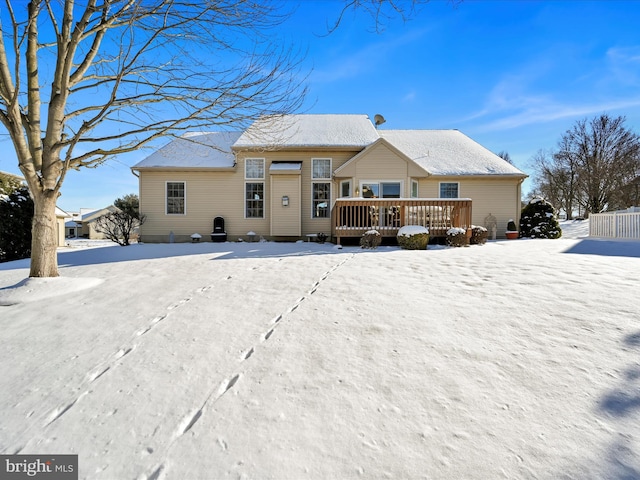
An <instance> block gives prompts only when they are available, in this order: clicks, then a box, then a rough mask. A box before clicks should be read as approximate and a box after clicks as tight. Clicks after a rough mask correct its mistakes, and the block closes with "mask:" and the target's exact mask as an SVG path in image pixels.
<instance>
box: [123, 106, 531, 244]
mask: <svg viewBox="0 0 640 480" xmlns="http://www.w3.org/2000/svg"><path fill="white" fill-rule="evenodd" d="M132 170H133V172H134V174H137V176H138V177H139V185H140V211H141V213H143V214H145V215H146V222H145V223H144V225H143V226H142V227H141V236H142V239H143V240H144V241H145V242H167V241H169V240H170V238H171V239H173V240H174V241H190V236H191V234H193V233H200V234H201V235H203V237H205V238H206V237H207V236H208V234H209V233H210V232H211V230H212V225H213V219H214V218H215V217H218V216H220V217H223V218H224V219H225V229H226V232H227V234H228V238H229V239H231V240H233V239H237V238H245V239H246V238H248V236H249V235H248V234H249V233H255V235H256V237H259V236H262V237H264V238H268V239H290V240H291V239H299V238H305V236H307V235H314V234H317V233H320V232H322V233H325V234H327V235H329V236H331V237H333V238H334V239H337V240H338V241H339V240H340V238H341V237H345V236H354V237H357V236H361V235H362V233H364V231H366V230H368V229H370V228H376V229H378V230H379V231H381V233H382V234H383V235H387V236H392V235H393V236H395V234H396V233H397V230H398V228H399V227H400V226H402V225H405V224H424V225H427V226H429V227H430V228H431V232H432V235H444V233H445V232H446V229H447V228H448V227H450V226H451V225H456V226H462V227H468V226H470V225H471V224H474V225H484V222H485V219H486V218H487V217H489V216H490V215H491V216H492V217H493V218H495V219H496V220H497V225H498V236H502V237H503V236H504V231H505V230H506V224H507V222H508V220H509V219H511V218H513V219H515V220H516V221H517V220H518V218H519V215H520V197H521V184H522V182H523V180H524V179H525V178H526V177H527V175H526V174H525V173H523V172H522V171H520V170H518V169H517V168H516V167H514V166H513V165H511V164H509V163H508V162H506V161H505V160H503V159H501V158H500V157H498V156H497V155H495V154H493V153H491V152H490V151H489V150H487V149H486V148H484V147H482V146H481V145H479V144H478V143H476V142H474V141H473V140H471V139H470V138H469V137H467V136H465V135H464V134H462V133H461V132H459V131H457V130H377V129H376V128H375V127H374V125H373V124H372V123H371V121H370V120H369V118H368V117H367V116H366V115H286V116H282V117H268V118H265V119H262V120H259V121H257V122H255V123H254V124H253V125H252V126H251V127H249V128H248V129H247V130H245V131H244V132H213V133H190V134H186V135H184V136H183V137H181V138H179V139H176V140H174V141H172V142H171V143H169V144H168V145H166V146H164V147H163V148H161V149H160V150H158V151H157V152H155V153H153V154H152V155H150V156H149V157H147V158H146V159H144V160H142V161H141V162H139V163H138V164H136V165H135V166H133V167H132Z"/></svg>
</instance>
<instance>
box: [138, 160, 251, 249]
mask: <svg viewBox="0 0 640 480" xmlns="http://www.w3.org/2000/svg"><path fill="white" fill-rule="evenodd" d="M167 182H185V195H186V199H185V212H186V213H185V214H184V215H167V214H166V183H167ZM243 187H244V178H243V175H237V174H234V172H212V171H195V172H188V171H184V170H183V171H180V172H171V171H159V172H158V171H156V172H151V171H146V170H145V171H141V172H140V212H141V213H143V214H145V215H146V216H147V218H146V221H145V223H144V225H142V227H141V228H140V231H141V236H142V240H143V241H145V237H146V241H160V242H167V241H169V235H170V232H173V234H174V239H175V241H188V240H189V237H190V235H191V234H193V233H199V234H200V235H202V236H203V237H204V239H207V237H208V235H209V234H210V233H211V231H212V230H213V219H214V218H215V217H218V216H221V217H223V218H224V220H225V229H226V231H227V233H228V234H229V235H241V234H242V235H244V234H245V233H246V232H247V231H248V229H243V228H241V226H242V224H243V222H244V218H243V217H244V208H243V207H244V190H243Z"/></svg>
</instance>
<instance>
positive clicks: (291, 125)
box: [234, 114, 378, 149]
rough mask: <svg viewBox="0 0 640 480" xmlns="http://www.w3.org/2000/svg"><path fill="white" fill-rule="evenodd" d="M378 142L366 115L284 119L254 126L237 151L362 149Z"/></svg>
mask: <svg viewBox="0 0 640 480" xmlns="http://www.w3.org/2000/svg"><path fill="white" fill-rule="evenodd" d="M377 139H378V133H377V131H376V129H375V127H374V126H373V124H372V123H371V120H369V117H368V116H366V115H342V114H320V115H315V114H313V115H312V114H302V115H281V116H270V117H264V118H262V119H260V120H257V121H256V122H254V123H253V124H252V125H251V126H250V127H249V128H247V130H245V132H244V133H243V134H242V135H241V136H240V138H239V139H238V141H237V142H236V143H235V144H234V148H267V147H268V148H271V149H273V148H278V149H282V148H305V147H332V148H357V149H362V148H364V147H366V146H367V145H369V144H371V143H372V142H375V141H376V140H377Z"/></svg>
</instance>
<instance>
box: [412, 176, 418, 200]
mask: <svg viewBox="0 0 640 480" xmlns="http://www.w3.org/2000/svg"><path fill="white" fill-rule="evenodd" d="M411 198H418V181H417V180H411Z"/></svg>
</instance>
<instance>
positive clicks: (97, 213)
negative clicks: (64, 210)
mask: <svg viewBox="0 0 640 480" xmlns="http://www.w3.org/2000/svg"><path fill="white" fill-rule="evenodd" d="M118 211H120V209H119V208H118V207H116V206H114V205H109V206H108V207H104V208H101V209H100V210H94V211H93V212H89V213H85V214H83V215H82V222H83V223H86V222H93V221H94V220H96V219H97V218H99V217H101V216H103V215H107V214H108V213H112V212H118Z"/></svg>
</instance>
